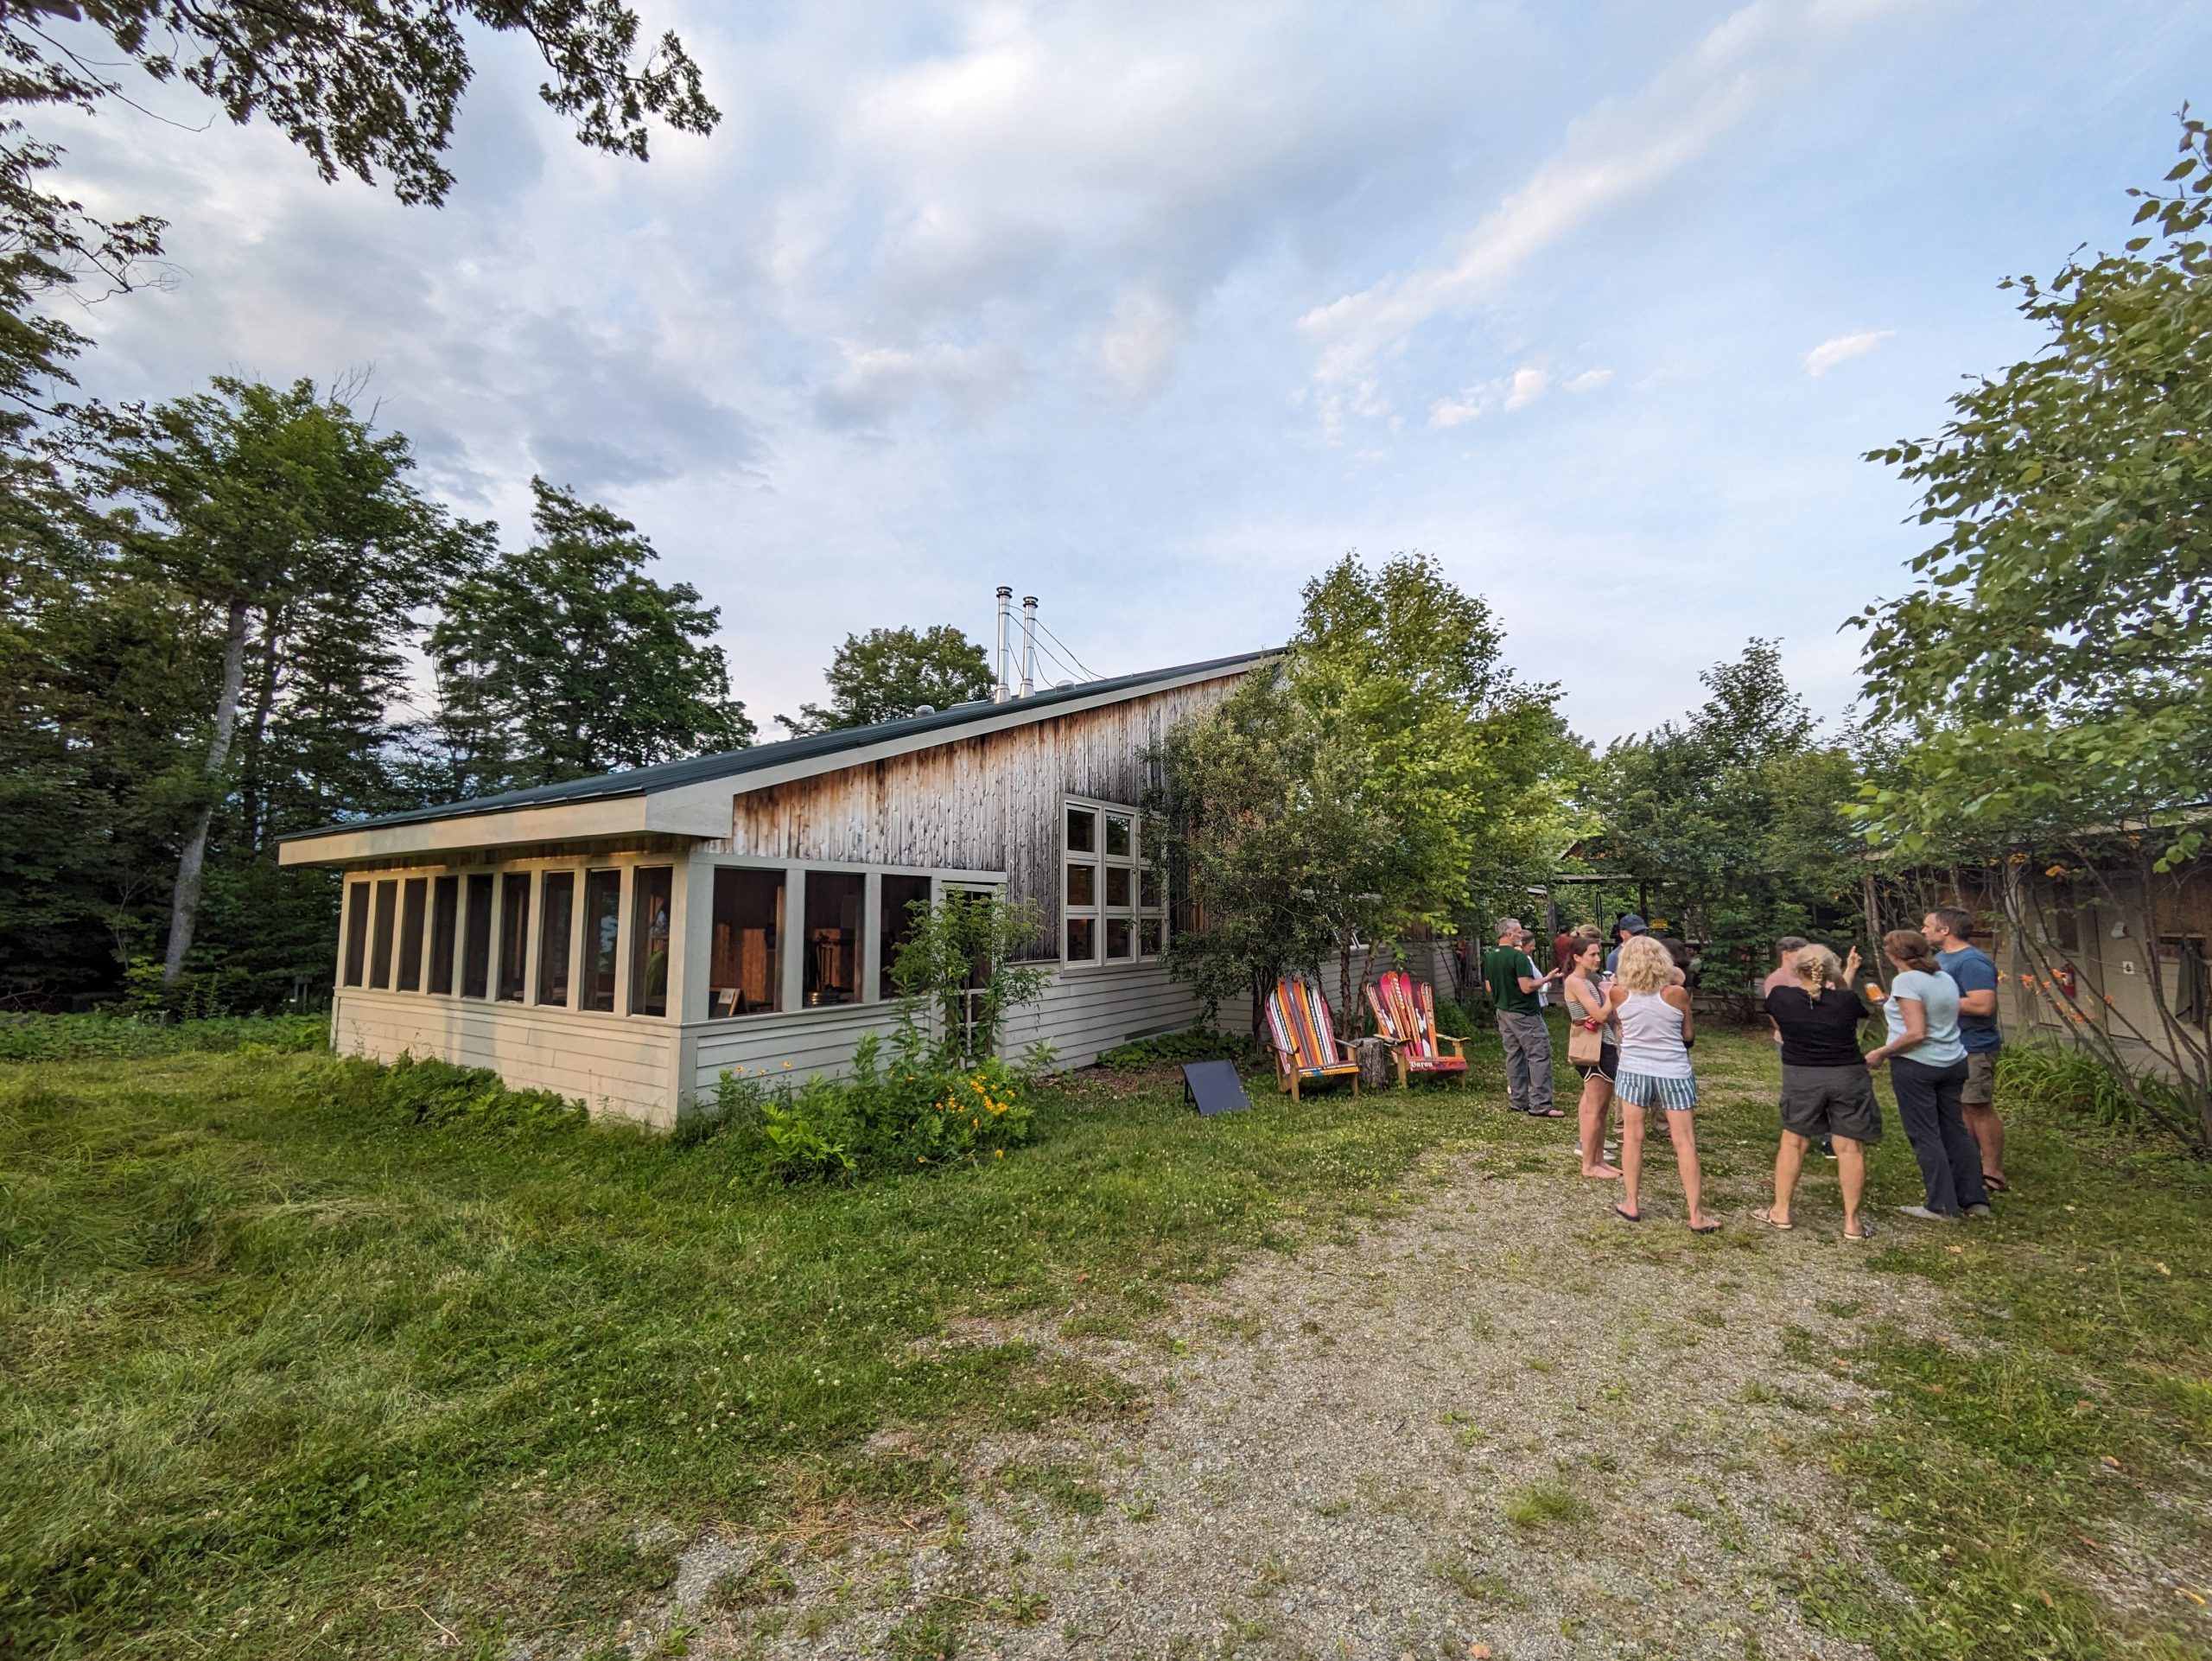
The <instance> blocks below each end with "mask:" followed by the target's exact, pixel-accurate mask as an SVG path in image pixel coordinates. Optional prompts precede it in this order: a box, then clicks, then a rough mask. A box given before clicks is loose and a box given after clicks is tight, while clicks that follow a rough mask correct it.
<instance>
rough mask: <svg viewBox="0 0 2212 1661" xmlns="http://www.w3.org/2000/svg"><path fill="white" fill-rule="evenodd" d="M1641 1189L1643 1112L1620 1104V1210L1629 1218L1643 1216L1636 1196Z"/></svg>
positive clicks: (1636, 1107) (1634, 1105)
mask: <svg viewBox="0 0 2212 1661" xmlns="http://www.w3.org/2000/svg"><path fill="white" fill-rule="evenodd" d="M1642 1189H1643V1109H1642V1108H1640V1107H1638V1106H1637V1104H1635V1103H1633V1102H1623V1103H1622V1104H1621V1209H1622V1210H1623V1211H1624V1212H1628V1214H1629V1215H1630V1216H1631V1217H1640V1216H1642V1215H1643V1206H1641V1205H1640V1204H1638V1203H1637V1194H1638V1193H1640V1192H1642Z"/></svg>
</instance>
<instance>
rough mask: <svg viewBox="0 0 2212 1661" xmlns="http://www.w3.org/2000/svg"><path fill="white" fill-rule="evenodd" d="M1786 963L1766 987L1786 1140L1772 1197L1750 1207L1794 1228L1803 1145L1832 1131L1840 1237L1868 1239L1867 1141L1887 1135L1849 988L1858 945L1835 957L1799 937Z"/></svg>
mask: <svg viewBox="0 0 2212 1661" xmlns="http://www.w3.org/2000/svg"><path fill="white" fill-rule="evenodd" d="M1784 967H1786V968H1787V969H1788V970H1789V973H1790V982H1789V983H1788V984H1777V985H1776V986H1775V988H1774V990H1771V991H1770V992H1769V993H1768V994H1767V995H1766V1015H1767V1019H1768V1020H1770V1021H1772V1022H1773V1023H1774V1028H1775V1032H1776V1034H1777V1036H1778V1037H1779V1038H1780V1039H1781V1041H1782V1146H1781V1147H1780V1149H1777V1151H1776V1154H1775V1156H1774V1204H1772V1205H1771V1206H1763V1207H1761V1208H1760V1209H1759V1210H1758V1211H1755V1212H1752V1213H1751V1215H1752V1216H1754V1217H1756V1218H1758V1219H1759V1221H1760V1222H1762V1223H1764V1224H1766V1225H1769V1226H1770V1227H1772V1228H1778V1229H1791V1228H1796V1226H1797V1222H1796V1215H1795V1214H1794V1213H1793V1212H1792V1211H1791V1210H1790V1202H1791V1200H1794V1199H1795V1198H1796V1192H1797V1177H1798V1174H1799V1173H1800V1172H1802V1170H1803V1169H1804V1166H1805V1150H1806V1149H1808V1148H1810V1147H1811V1146H1812V1145H1813V1142H1814V1140H1815V1138H1816V1137H1820V1136H1832V1137H1834V1141H1835V1166H1836V1182H1837V1186H1838V1187H1840V1188H1841V1189H1842V1190H1843V1238H1845V1239H1847V1240H1866V1239H1871V1238H1872V1237H1873V1233H1874V1231H1873V1229H1872V1227H1870V1226H1869V1225H1866V1223H1864V1222H1862V1221H1861V1220H1860V1219H1859V1200H1860V1198H1861V1197H1862V1196H1863V1195H1864V1194H1865V1193H1866V1149H1867V1147H1868V1145H1869V1144H1871V1143H1872V1142H1879V1141H1880V1140H1881V1139H1882V1109H1881V1104H1879V1103H1878V1102H1877V1101H1876V1100H1875V1099H1874V1080H1873V1078H1872V1075H1871V1074H1870V1073H1869V1072H1867V1071H1866V1058H1865V1057H1863V1056H1861V1055H1860V1054H1859V1028H1861V1027H1862V1026H1864V1025H1865V1024H1866V1019H1867V1011H1866V1005H1865V1004H1864V1003H1862V1002H1859V994H1858V993H1856V992H1854V991H1853V990H1851V980H1852V977H1853V976H1854V975H1856V974H1857V973H1858V972H1859V953H1858V951H1856V950H1855V949H1854V950H1853V952H1852V954H1851V956H1850V957H1849V958H1847V960H1845V961H1844V962H1842V963H1838V962H1837V961H1836V956H1835V953H1834V952H1833V951H1829V950H1828V949H1827V947H1826V946H1824V945H1800V946H1798V947H1797V949H1796V951H1792V952H1791V953H1790V954H1789V962H1788V963H1787V964H1785V965H1784Z"/></svg>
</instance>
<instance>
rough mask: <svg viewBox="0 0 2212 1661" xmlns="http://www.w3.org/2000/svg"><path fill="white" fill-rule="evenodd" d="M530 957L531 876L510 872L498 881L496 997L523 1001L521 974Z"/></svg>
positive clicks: (524, 872) (512, 1001)
mask: <svg viewBox="0 0 2212 1661" xmlns="http://www.w3.org/2000/svg"><path fill="white" fill-rule="evenodd" d="M529 955H530V874H529V873H528V872H527V871H509V872H508V873H507V874H506V875H505V876H503V877H501V878H500V879H499V996H500V998H501V1000H502V1001H504V1002H508V1003H520V1002H522V977H523V971H524V966H525V964H527V963H528V961H529Z"/></svg>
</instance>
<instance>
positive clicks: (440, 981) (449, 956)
mask: <svg viewBox="0 0 2212 1661" xmlns="http://www.w3.org/2000/svg"><path fill="white" fill-rule="evenodd" d="M460 922H461V879H460V878H459V877H457V876H442V877H438V878H436V879H435V881H432V882H431V884H430V991H431V993H432V994H433V995H434V996H438V997H444V996H448V994H450V993H451V992H452V990H453V943H454V932H455V930H456V929H457V928H458V926H459V925H460Z"/></svg>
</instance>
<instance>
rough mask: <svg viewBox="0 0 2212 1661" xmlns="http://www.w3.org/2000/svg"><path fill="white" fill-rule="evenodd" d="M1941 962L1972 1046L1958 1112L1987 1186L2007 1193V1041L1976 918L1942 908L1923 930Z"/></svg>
mask: <svg viewBox="0 0 2212 1661" xmlns="http://www.w3.org/2000/svg"><path fill="white" fill-rule="evenodd" d="M1920 932H1922V933H1923V934H1925V935H1926V936H1927V937H1928V944H1929V945H1931V946H1933V947H1935V948H1936V964H1938V965H1939V966H1940V967H1941V968H1942V971H1943V972H1944V973H1945V974H1947V975H1948V976H1949V977H1951V978H1952V979H1953V980H1955V981H1956V982H1957V983H1959V1042H1960V1043H1961V1044H1963V1045H1965V1046H1966V1047H1967V1082H1966V1085H1965V1086H1964V1087H1963V1088H1962V1089H1961V1091H1959V1111H1960V1112H1961V1114H1962V1115H1964V1116H1965V1118H1966V1122H1967V1135H1969V1136H1972V1137H1973V1138H1974V1146H1975V1147H1977V1148H1979V1149H1981V1181H1982V1186H1983V1187H1986V1188H1987V1189H1988V1190H1989V1191H1990V1192H1991V1193H2004V1192H2005V1189H2007V1188H2009V1187H2012V1184H2011V1183H2009V1182H2007V1181H2005V1121H2004V1120H2002V1119H2000V1118H1999V1117H1997V1056H1998V1053H1999V1051H2000V1050H2002V1049H2003V1048H2004V1047H2005V1036H2004V1034H2002V1033H2001V1032H1999V1030H1998V1027H1997V965H1996V964H1994V963H1993V962H1992V961H1991V960H1990V956H1989V954H1988V953H1987V952H1986V951H1983V950H1982V949H1981V948H1980V946H1978V945H1974V939H1973V936H1974V913H1972V912H1970V911H1962V910H1961V909H1960V908H1959V907H1956V906H1938V907H1936V909H1935V910H1934V911H1931V912H1929V913H1928V915H1927V917H1926V918H1925V919H1924V920H1923V921H1922V923H1921V925H1920Z"/></svg>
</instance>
